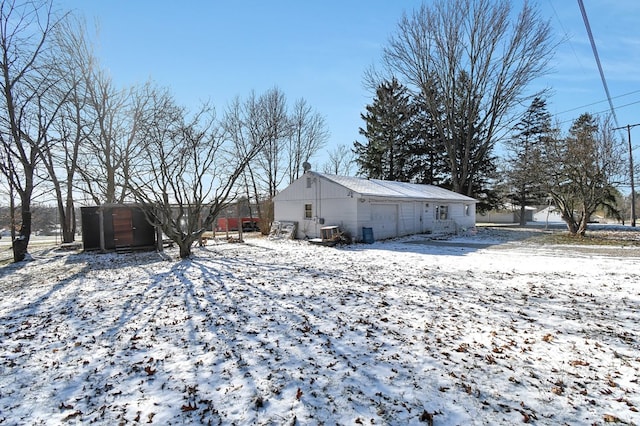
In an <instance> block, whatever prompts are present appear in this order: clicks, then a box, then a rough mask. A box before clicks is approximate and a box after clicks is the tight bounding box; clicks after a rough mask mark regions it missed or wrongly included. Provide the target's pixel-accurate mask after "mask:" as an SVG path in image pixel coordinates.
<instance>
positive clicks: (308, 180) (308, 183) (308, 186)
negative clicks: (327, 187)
mask: <svg viewBox="0 0 640 426" xmlns="http://www.w3.org/2000/svg"><path fill="white" fill-rule="evenodd" d="M311 182H312V181H311V178H310V177H308V178H307V188H311Z"/></svg>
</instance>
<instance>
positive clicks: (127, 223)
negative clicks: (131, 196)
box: [112, 207, 133, 247]
mask: <svg viewBox="0 0 640 426" xmlns="http://www.w3.org/2000/svg"><path fill="white" fill-rule="evenodd" d="M112 220H113V239H114V242H115V244H116V247H130V246H132V245H133V214H132V212H131V209H127V208H122V207H116V208H114V209H113V215H112Z"/></svg>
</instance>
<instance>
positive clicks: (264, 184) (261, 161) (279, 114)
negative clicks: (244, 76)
mask: <svg viewBox="0 0 640 426" xmlns="http://www.w3.org/2000/svg"><path fill="white" fill-rule="evenodd" d="M254 112H255V113H256V115H254V116H253V118H252V119H253V123H252V124H251V126H252V127H256V126H257V128H258V134H259V135H261V137H262V138H263V141H264V145H263V148H262V150H261V151H260V153H259V155H258V156H257V157H256V159H255V162H254V163H255V164H254V165H253V166H252V168H251V170H252V171H253V172H254V179H255V180H257V181H258V182H259V183H258V185H259V186H260V187H261V189H262V190H263V191H265V193H266V196H267V197H268V198H269V199H271V198H273V197H274V196H275V195H276V194H277V190H278V187H279V186H280V184H281V183H282V182H283V180H284V179H285V176H286V175H285V173H286V166H285V164H284V163H285V161H286V160H288V158H286V155H285V154H286V148H285V147H286V143H287V141H288V139H289V136H290V135H291V126H290V123H289V119H288V116H287V99H286V96H285V95H284V93H283V92H282V91H281V90H280V89H278V88H277V87H276V88H273V89H270V90H268V91H267V92H266V93H264V94H263V95H262V96H260V98H259V99H258V104H257V105H256V108H255V109H254Z"/></svg>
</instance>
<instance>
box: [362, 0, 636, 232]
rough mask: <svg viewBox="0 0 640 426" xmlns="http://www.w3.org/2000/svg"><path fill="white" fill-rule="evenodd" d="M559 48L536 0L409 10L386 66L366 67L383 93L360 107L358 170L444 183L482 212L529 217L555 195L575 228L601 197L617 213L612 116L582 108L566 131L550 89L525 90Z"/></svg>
mask: <svg viewBox="0 0 640 426" xmlns="http://www.w3.org/2000/svg"><path fill="white" fill-rule="evenodd" d="M514 16H515V18H514ZM554 47H555V42H554V40H553V37H552V34H551V27H550V24H549V22H548V21H547V20H544V19H542V18H541V16H540V14H539V12H538V11H537V9H535V8H534V7H533V6H532V5H531V4H529V3H528V2H525V3H524V5H523V6H522V8H521V9H520V10H519V11H515V10H514V9H513V3H512V2H509V1H492V0H453V1H445V0H437V1H434V2H431V3H430V4H429V5H427V4H423V5H422V6H421V7H420V8H418V9H417V10H415V11H414V12H413V13H412V14H405V15H404V16H403V18H402V19H401V21H400V23H399V25H398V28H397V31H396V33H394V34H393V35H392V37H391V38H390V40H389V42H388V45H387V46H386V47H385V48H384V50H383V57H382V65H383V69H382V70H376V69H373V68H372V69H370V70H369V71H367V73H366V74H365V83H366V84H367V85H368V86H369V87H370V88H371V89H372V90H374V91H375V94H374V97H373V101H372V102H371V103H370V104H369V105H367V106H366V111H365V112H364V113H363V114H362V115H361V118H362V120H363V121H364V123H365V125H364V127H362V128H360V134H361V135H362V136H364V138H365V139H366V140H365V141H362V142H360V141H356V142H354V144H353V152H354V153H355V154H356V160H355V161H356V163H357V166H358V173H359V174H361V175H363V176H366V177H368V178H377V179H388V180H400V181H406V182H416V183H424V184H433V185H440V186H444V187H446V188H449V189H451V190H453V191H455V192H458V193H462V194H464V195H468V196H471V197H474V198H476V199H478V200H479V204H478V210H479V211H483V210H488V209H491V208H495V207H499V206H500V205H501V204H504V203H505V202H510V203H512V204H513V205H518V206H520V208H521V209H522V211H521V214H520V218H521V220H522V221H524V218H525V215H524V209H525V206H527V205H531V204H546V203H547V199H550V200H552V201H553V204H554V205H555V206H556V207H557V209H558V210H559V212H560V214H561V216H562V218H563V220H564V221H565V222H566V223H567V228H568V230H569V232H570V233H571V234H573V235H584V233H585V231H586V229H587V224H588V222H589V220H590V218H591V216H592V215H593V214H594V213H595V212H596V210H597V209H599V208H604V209H606V210H608V211H609V212H611V213H612V214H614V215H618V214H619V212H618V211H617V209H616V197H618V198H619V193H618V192H617V190H616V189H615V187H616V185H617V184H620V183H621V182H622V174H623V170H624V169H625V163H624V160H623V158H624V151H623V144H622V141H621V140H620V139H619V138H616V136H615V134H614V132H613V129H612V125H611V122H610V120H608V119H599V118H597V117H594V116H592V115H590V114H583V115H581V116H580V117H578V118H577V119H576V120H575V121H574V122H573V124H572V126H571V127H570V129H569V130H568V132H566V134H563V133H562V132H561V131H560V126H559V125H553V123H552V120H551V117H550V115H549V113H548V112H547V110H546V100H545V92H546V90H540V91H538V92H534V93H532V94H528V93H527V90H528V88H529V86H530V84H531V82H532V81H533V80H534V79H536V78H538V77H540V76H541V75H544V74H545V73H546V72H547V67H546V65H547V64H548V62H549V60H550V59H551V57H552V55H553V51H554ZM527 102H530V106H529V107H528V108H527V110H526V111H525V112H524V114H523V113H522V112H521V110H522V107H521V105H526V103H527ZM498 143H504V147H505V152H506V155H505V156H504V158H502V161H501V159H500V158H499V157H498V156H497V155H496V153H495V152H496V149H495V148H496V145H497V144H498ZM523 224H524V223H523Z"/></svg>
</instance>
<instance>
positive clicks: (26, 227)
mask: <svg viewBox="0 0 640 426" xmlns="http://www.w3.org/2000/svg"><path fill="white" fill-rule="evenodd" d="M21 216H22V225H21V226H20V232H19V233H18V236H17V237H16V238H15V239H14V240H13V261H14V262H22V261H23V260H25V259H26V257H27V253H28V252H27V247H28V246H29V239H30V238H31V210H30V208H29V206H25V207H22V212H21Z"/></svg>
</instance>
